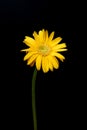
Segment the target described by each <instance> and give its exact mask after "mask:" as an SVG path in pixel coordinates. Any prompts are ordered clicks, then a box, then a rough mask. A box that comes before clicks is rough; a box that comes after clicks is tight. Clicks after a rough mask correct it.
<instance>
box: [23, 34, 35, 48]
mask: <svg viewBox="0 0 87 130" xmlns="http://www.w3.org/2000/svg"><path fill="white" fill-rule="evenodd" d="M23 42H24V43H25V44H26V45H27V46H29V47H30V46H32V45H33V44H35V40H34V39H33V38H31V37H28V36H25V39H24V41H23Z"/></svg>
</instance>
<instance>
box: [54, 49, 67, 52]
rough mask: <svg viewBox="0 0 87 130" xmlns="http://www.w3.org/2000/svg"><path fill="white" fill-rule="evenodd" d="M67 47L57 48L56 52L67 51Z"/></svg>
mask: <svg viewBox="0 0 87 130" xmlns="http://www.w3.org/2000/svg"><path fill="white" fill-rule="evenodd" d="M67 50H68V49H57V50H56V51H57V52H62V51H67Z"/></svg>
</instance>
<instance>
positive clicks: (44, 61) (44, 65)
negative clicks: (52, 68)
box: [42, 56, 49, 73]
mask: <svg viewBox="0 0 87 130" xmlns="http://www.w3.org/2000/svg"><path fill="white" fill-rule="evenodd" d="M42 69H43V72H44V73H46V72H48V71H49V67H48V60H47V57H46V56H45V57H44V56H43V57H42Z"/></svg>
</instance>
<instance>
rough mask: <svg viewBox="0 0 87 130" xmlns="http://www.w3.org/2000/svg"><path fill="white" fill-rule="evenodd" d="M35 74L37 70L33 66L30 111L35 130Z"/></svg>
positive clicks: (35, 129)
mask: <svg viewBox="0 0 87 130" xmlns="http://www.w3.org/2000/svg"><path fill="white" fill-rule="evenodd" d="M36 76H37V70H36V68H35V70H34V73H33V77H32V112H33V123H34V130H37V115H36V103H35V81H36Z"/></svg>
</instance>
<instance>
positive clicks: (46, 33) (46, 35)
mask: <svg viewBox="0 0 87 130" xmlns="http://www.w3.org/2000/svg"><path fill="white" fill-rule="evenodd" d="M45 37H46V39H45V41H46V42H47V41H48V31H47V30H46V31H45Z"/></svg>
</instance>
